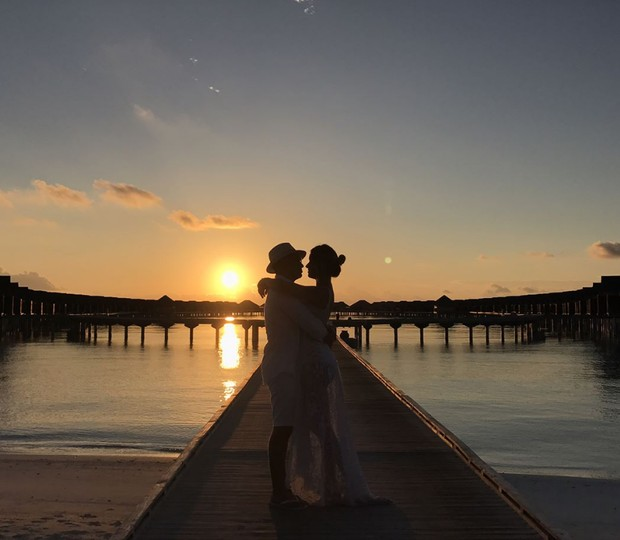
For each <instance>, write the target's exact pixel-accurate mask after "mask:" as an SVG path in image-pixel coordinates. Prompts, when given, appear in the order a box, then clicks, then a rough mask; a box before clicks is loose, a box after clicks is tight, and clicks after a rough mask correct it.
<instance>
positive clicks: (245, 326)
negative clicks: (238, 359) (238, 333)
mask: <svg viewBox="0 0 620 540" xmlns="http://www.w3.org/2000/svg"><path fill="white" fill-rule="evenodd" d="M241 326H242V327H243V330H244V332H245V336H244V337H245V348H246V349H247V348H248V343H249V340H248V336H249V333H250V327H251V326H252V323H251V322H250V321H243V322H242V323H241Z"/></svg>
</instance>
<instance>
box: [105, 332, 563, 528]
mask: <svg viewBox="0 0 620 540" xmlns="http://www.w3.org/2000/svg"><path fill="white" fill-rule="evenodd" d="M334 351H335V353H336V355H337V357H338V360H339V363H340V368H341V371H342V375H343V380H344V383H345V393H346V397H347V407H348V410H349V417H350V420H351V424H352V429H353V434H354V438H355V442H356V446H357V449H358V452H359V456H360V461H361V463H362V467H363V468H364V471H365V473H366V476H367V479H368V482H369V485H370V487H371V489H372V490H373V492H374V493H376V494H378V495H382V496H385V497H389V498H390V499H392V500H393V501H394V504H393V505H389V506H375V507H362V508H323V509H321V508H307V509H304V510H287V511H286V510H285V511H283V510H272V509H270V508H269V506H268V500H269V496H270V481H269V472H268V465H267V456H266V447H267V439H268V436H269V432H270V429H271V416H270V405H269V395H268V392H267V389H266V388H265V387H264V386H262V385H261V379H260V372H259V371H257V372H255V373H254V374H253V375H252V376H251V377H250V379H249V380H248V382H247V384H246V385H245V386H244V387H243V389H241V390H240V391H239V393H238V394H237V396H236V398H235V399H234V400H233V402H232V403H231V404H230V405H229V406H228V408H222V409H221V410H220V412H219V413H217V414H216V415H215V416H214V417H213V419H212V420H211V421H210V422H209V424H207V425H206V426H205V428H204V429H203V430H202V432H201V433H200V434H198V436H197V437H196V438H195V439H194V440H193V441H192V443H191V444H190V445H189V446H188V448H187V449H186V450H185V451H184V452H183V454H182V455H181V456H180V458H179V459H178V460H177V461H176V462H175V465H174V466H173V468H172V469H171V470H170V471H169V473H168V477H167V478H166V479H165V481H164V482H162V484H161V485H158V486H156V487H155V489H154V490H153V491H152V492H151V494H150V495H149V496H148V497H147V499H146V500H145V501H144V503H143V505H142V506H141V507H140V508H139V509H138V510H137V512H136V514H135V515H134V516H133V518H132V520H131V521H130V522H128V523H127V524H126V525H125V526H124V527H123V528H122V529H121V530H120V531H119V533H118V535H117V536H116V538H118V539H120V538H126V539H129V538H131V539H162V540H174V539H194V538H195V539H198V538H200V539H221V540H228V539H231V540H232V539H234V540H243V539H278V540H292V539H304V540H310V539H330V540H331V539H333V540H336V539H338V540H346V539H351V540H363V539H371V538H372V539H381V540H392V539H393V540H400V539H403V540H404V539H427V538H428V539H433V538H437V539H459V540H463V539H476V540H481V539H490V538H495V539H534V538H557V537H558V536H557V535H555V534H554V532H553V531H551V530H550V529H548V528H547V527H546V526H545V524H544V523H542V522H541V521H540V520H539V519H538V518H537V517H536V516H534V515H532V514H531V513H530V512H529V511H528V510H527V509H526V508H525V507H524V506H523V505H522V504H521V503H520V502H519V501H518V496H516V495H515V494H514V493H512V491H511V488H510V486H508V485H507V484H505V483H504V481H503V480H502V478H501V477H499V476H498V475H497V474H496V473H494V471H493V470H492V469H490V468H489V467H488V466H487V465H486V464H484V463H483V462H482V461H481V460H480V459H479V458H477V457H476V456H475V455H474V454H473V452H471V450H469V449H468V448H467V447H466V446H465V445H464V444H463V443H461V442H460V441H458V439H456V437H454V436H453V435H451V434H450V433H449V432H448V431H447V430H445V428H443V427H442V426H441V425H440V424H439V423H437V422H436V421H434V420H433V419H432V418H431V417H430V416H428V415H427V413H425V412H424V411H423V410H422V409H420V408H419V407H418V406H417V404H415V402H412V401H411V400H410V399H409V398H407V397H406V396H404V395H403V394H402V393H400V392H398V390H396V389H395V388H394V387H393V386H392V385H390V384H389V383H388V382H387V381H384V380H383V379H382V377H381V375H380V374H378V373H377V372H375V371H374V370H373V369H372V368H371V367H370V366H368V365H367V364H365V362H364V361H363V360H362V359H361V358H359V357H357V356H356V355H355V353H354V352H353V351H351V350H350V349H348V348H346V347H344V346H343V345H342V344H340V343H336V344H334Z"/></svg>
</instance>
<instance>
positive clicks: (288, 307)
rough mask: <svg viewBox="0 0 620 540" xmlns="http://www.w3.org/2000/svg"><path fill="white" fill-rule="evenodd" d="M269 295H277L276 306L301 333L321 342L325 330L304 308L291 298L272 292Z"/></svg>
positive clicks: (325, 334)
mask: <svg viewBox="0 0 620 540" xmlns="http://www.w3.org/2000/svg"><path fill="white" fill-rule="evenodd" d="M270 294H277V295H278V306H279V307H280V308H281V309H282V311H284V313H286V315H287V316H288V317H289V318H290V319H291V320H293V321H294V322H295V323H296V324H297V326H299V328H300V329H301V330H302V331H303V332H305V333H306V334H308V335H309V336H310V337H311V338H312V339H315V340H316V341H323V339H324V338H325V336H327V328H326V327H325V325H324V324H323V323H322V322H321V320H320V319H319V318H318V317H315V316H314V315H313V314H312V313H311V312H310V310H309V309H308V308H307V307H306V306H304V305H303V304H302V303H301V302H300V301H299V300H297V299H296V298H293V297H292V296H287V295H286V294H283V293H279V292H277V291H272V292H271V293H270Z"/></svg>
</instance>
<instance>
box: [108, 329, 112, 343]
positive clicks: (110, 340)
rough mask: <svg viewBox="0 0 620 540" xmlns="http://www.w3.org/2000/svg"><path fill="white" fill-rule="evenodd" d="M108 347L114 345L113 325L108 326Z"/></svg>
mask: <svg viewBox="0 0 620 540" xmlns="http://www.w3.org/2000/svg"><path fill="white" fill-rule="evenodd" d="M108 345H112V325H111V324H108Z"/></svg>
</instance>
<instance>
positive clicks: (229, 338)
mask: <svg viewBox="0 0 620 540" xmlns="http://www.w3.org/2000/svg"><path fill="white" fill-rule="evenodd" d="M240 343H241V340H240V339H239V337H238V336H237V326H236V325H235V324H233V323H230V322H229V323H226V324H225V325H224V326H223V327H222V336H221V338H220V345H219V351H218V352H219V355H220V367H221V368H222V369H235V368H238V367H239V360H240V355H239V344H240Z"/></svg>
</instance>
